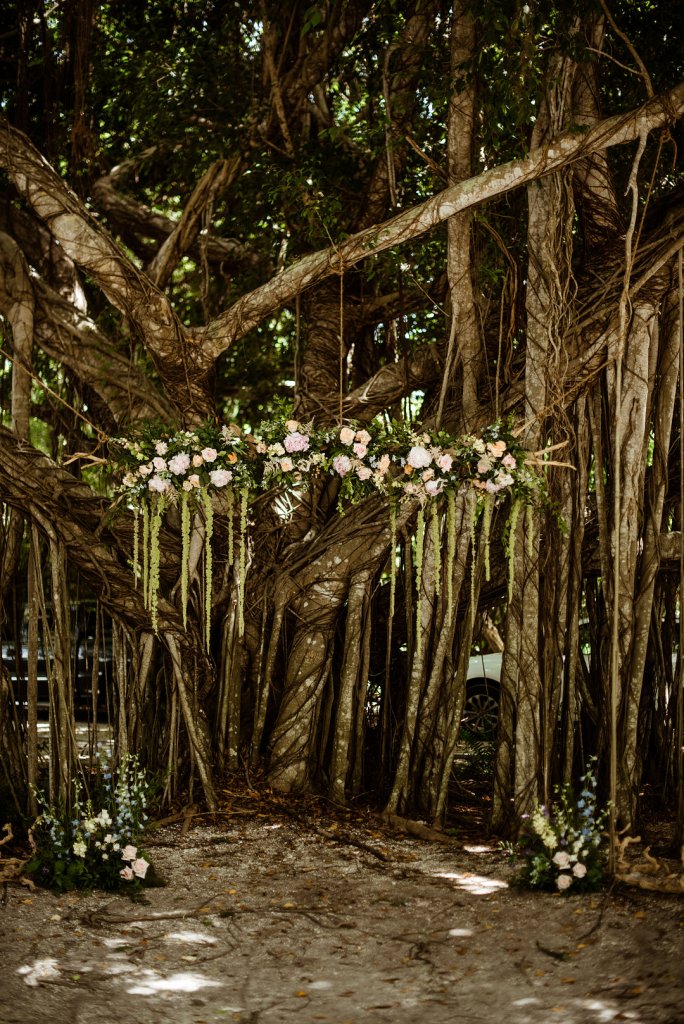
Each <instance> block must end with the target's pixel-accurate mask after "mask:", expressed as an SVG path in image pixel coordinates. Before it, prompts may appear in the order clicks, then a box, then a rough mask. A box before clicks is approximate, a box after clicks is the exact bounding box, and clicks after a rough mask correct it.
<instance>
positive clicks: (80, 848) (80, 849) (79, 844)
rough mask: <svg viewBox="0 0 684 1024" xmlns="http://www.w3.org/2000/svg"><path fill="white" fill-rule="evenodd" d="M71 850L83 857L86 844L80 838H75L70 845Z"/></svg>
mask: <svg viewBox="0 0 684 1024" xmlns="http://www.w3.org/2000/svg"><path fill="white" fill-rule="evenodd" d="M72 850H73V851H74V853H75V854H76V856H77V857H85V855H86V844H85V843H84V842H83V840H82V839H77V840H76V842H75V843H74V845H73V846H72Z"/></svg>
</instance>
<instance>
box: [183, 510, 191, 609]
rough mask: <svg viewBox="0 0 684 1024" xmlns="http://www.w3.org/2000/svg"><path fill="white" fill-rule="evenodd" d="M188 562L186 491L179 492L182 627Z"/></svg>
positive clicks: (186, 594) (188, 526)
mask: <svg viewBox="0 0 684 1024" xmlns="http://www.w3.org/2000/svg"><path fill="white" fill-rule="evenodd" d="M189 562H190V506H189V504H188V492H187V491H182V492H181V608H182V612H183V628H184V629H185V628H186V627H187V624H188V572H189Z"/></svg>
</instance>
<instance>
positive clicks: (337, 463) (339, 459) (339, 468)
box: [333, 428, 353, 476]
mask: <svg viewBox="0 0 684 1024" xmlns="http://www.w3.org/2000/svg"><path fill="white" fill-rule="evenodd" d="M344 429H346V428H344ZM340 436H341V435H340ZM352 436H353V435H352ZM333 469H334V470H335V472H336V473H339V474H340V476H346V475H347V473H348V472H349V470H350V469H351V460H350V459H349V458H348V457H347V456H346V455H336V456H335V458H334V459H333Z"/></svg>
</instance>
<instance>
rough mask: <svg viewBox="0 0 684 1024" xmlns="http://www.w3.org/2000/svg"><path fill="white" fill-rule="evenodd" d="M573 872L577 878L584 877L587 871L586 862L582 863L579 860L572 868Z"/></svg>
mask: <svg viewBox="0 0 684 1024" xmlns="http://www.w3.org/2000/svg"><path fill="white" fill-rule="evenodd" d="M572 873H573V875H574V876H575V878H584V876H585V875H586V873H587V867H586V864H582V863H581V862H580V861H577V863H576V864H575V866H574V867H573V869H572Z"/></svg>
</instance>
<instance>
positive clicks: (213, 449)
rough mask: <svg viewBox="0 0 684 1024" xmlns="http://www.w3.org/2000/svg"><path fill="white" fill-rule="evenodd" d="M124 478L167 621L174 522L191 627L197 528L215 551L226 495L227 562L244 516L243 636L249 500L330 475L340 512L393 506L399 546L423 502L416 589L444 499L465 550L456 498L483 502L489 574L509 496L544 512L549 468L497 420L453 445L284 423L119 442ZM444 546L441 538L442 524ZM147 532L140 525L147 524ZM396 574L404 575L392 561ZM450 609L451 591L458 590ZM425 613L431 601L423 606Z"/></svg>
mask: <svg viewBox="0 0 684 1024" xmlns="http://www.w3.org/2000/svg"><path fill="white" fill-rule="evenodd" d="M110 446H111V454H112V456H113V461H114V463H115V466H116V468H117V469H119V470H122V471H123V482H122V485H121V490H122V492H123V495H124V498H125V500H126V501H127V503H128V504H129V505H131V506H132V507H133V509H134V510H135V511H136V514H137V511H138V510H139V509H141V510H142V513H143V530H142V534H143V536H142V539H141V546H142V548H143V559H142V561H143V567H142V589H143V593H144V594H145V597H146V601H147V604H148V607H149V608H150V610H151V613H152V620H153V625H154V628H155V629H156V621H157V594H158V588H159V533H160V529H161V521H162V517H163V515H164V512H165V511H166V510H167V509H168V508H169V507H170V506H174V505H175V506H179V508H180V514H181V536H182V545H183V550H182V557H181V564H182V569H181V603H182V614H183V621H184V623H185V621H186V603H187V599H188V596H187V595H188V580H187V571H188V570H187V564H188V552H189V544H190V529H191V528H190V522H191V518H192V516H193V515H199V516H200V517H202V519H203V520H204V524H205V545H206V546H207V548H209V547H210V544H211V534H212V499H213V497H214V496H215V495H219V494H224V495H225V498H226V507H227V511H228V518H229V543H228V548H229V550H228V557H229V561H230V562H231V564H233V562H234V559H235V552H234V550H233V549H234V544H233V535H234V527H233V514H234V512H235V511H237V512H238V514H239V516H240V544H239V550H238V557H237V565H236V566H234V569H235V572H236V576H237V585H238V595H239V604H240V607H239V623H240V629H241V630H242V628H243V621H244V615H243V602H244V575H245V572H246V566H247V563H248V558H247V549H248V538H247V536H246V534H247V506H248V500H249V495H250V494H253V493H254V492H257V491H263V490H267V489H269V488H273V487H279V488H285V489H291V490H299V491H301V490H303V489H304V488H306V487H308V486H310V485H311V483H312V482H313V481H314V480H316V479H319V480H322V479H324V478H326V477H329V478H330V477H331V478H333V479H335V480H337V481H338V483H339V485H340V493H339V507H340V509H343V507H344V505H345V504H346V503H351V504H355V503H357V502H359V501H362V500H363V499H364V498H366V497H369V496H371V495H373V494H375V495H381V496H383V497H384V498H386V499H389V504H390V532H391V534H392V536H393V537H396V509H397V503H398V501H400V500H401V499H402V498H411V499H416V500H418V502H419V503H420V510H421V512H420V519H421V522H422V524H423V529H422V530H421V531H420V534H421V536H420V543H419V545H418V550H417V551H416V556H417V559H416V560H417V564H416V573H417V579H418V580H420V578H421V575H422V549H423V545H422V540H423V533H424V526H425V521H426V520H425V516H424V509H425V506H426V505H428V503H432V502H434V501H436V500H438V499H439V498H440V497H441V496H443V495H444V496H445V497H446V498H447V499H448V501H447V508H448V514H447V517H446V519H447V533H448V550H449V551H453V550H454V548H455V545H454V538H453V537H452V536H451V534H452V532H453V529H454V519H455V517H454V507H453V498H454V495H455V494H456V493H457V492H459V491H462V490H463V489H464V488H470V487H472V488H474V489H475V490H476V491H477V492H478V495H479V501H478V504H477V512H476V515H477V514H479V512H480V511H482V512H483V513H484V514H483V527H484V532H485V545H486V549H487V555H486V567H487V574H488V573H489V555H488V548H489V529H490V523H491V515H492V510H493V506H494V504H495V502H496V500H497V498H502V497H510V499H511V503H512V504H511V507H512V509H513V518H514V520H517V517H518V514H519V512H520V510H521V508H523V507H524V506H528V507H529V506H531V505H538V504H542V503H543V502H544V500H545V481H544V477H543V475H542V474H541V473H540V472H539V465H540V463H538V462H537V461H536V459H535V457H534V456H531V455H530V453H529V452H527V451H526V450H525V449H524V448H523V447H522V446H521V445H520V444H519V442H518V441H517V439H516V437H515V435H514V433H513V432H512V429H511V427H510V424H507V423H503V422H497V423H495V424H493V425H492V426H490V427H488V428H487V429H486V430H485V431H483V433H482V435H481V436H480V437H476V436H473V435H467V436H465V437H453V436H450V435H448V434H446V433H445V432H443V431H436V432H429V431H427V430H423V429H418V428H416V427H415V426H410V425H407V424H404V423H393V424H392V425H391V427H390V428H389V429H386V428H385V427H384V426H383V425H381V424H380V423H377V422H373V423H369V424H366V425H364V426H359V425H357V424H345V425H344V426H342V427H337V428H329V429H318V428H316V427H314V425H313V424H312V423H302V422H300V421H299V420H296V419H292V418H287V417H282V418H277V419H272V420H269V421H267V422H266V423H263V424H262V425H261V426H260V427H259V428H258V430H256V431H255V432H254V433H251V432H243V431H242V430H241V429H240V428H239V427H238V426H236V425H235V424H229V425H224V426H222V427H216V426H213V425H211V424H208V425H205V426H203V427H201V428H198V429H197V430H196V431H177V432H176V433H173V434H169V433H164V432H161V431H154V430H152V429H149V430H148V431H147V432H145V433H141V434H139V435H138V436H136V437H135V438H125V437H119V438H114V439H113V440H112V441H111V442H110ZM431 521H432V530H433V542H434V537H435V536H436V535H437V533H438V530H439V523H438V520H437V517H436V514H434V513H433V516H432V517H431ZM136 523H137V519H136ZM514 534H515V522H514V523H512V524H511V527H510V529H509V530H508V533H507V540H508V543H507V552H508V556H509V561H510V562H511V563H512V562H513V553H514ZM139 544H140V541H139V540H138V530H137V527H136V532H135V540H134V548H135V551H134V571H135V574H136V579H137V577H138V576H139V575H140V567H139V565H138V547H139ZM211 566H212V560H211V552H210V551H209V550H207V551H206V553H205V584H204V604H205V620H206V626H205V635H206V642H207V645H208V644H209V639H210V638H209V626H208V620H209V608H210V604H211V586H212V580H211V573H212V568H211ZM392 573H394V566H393V560H392ZM449 600H451V591H450V589H449ZM418 603H419V605H420V601H419V602H418Z"/></svg>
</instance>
